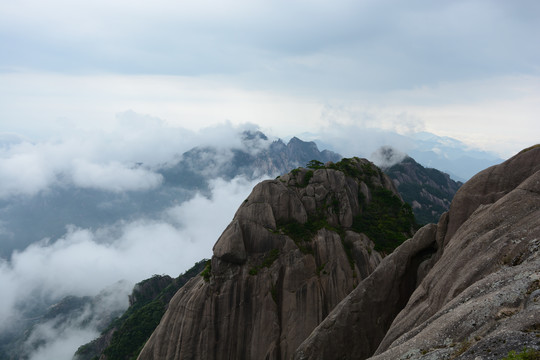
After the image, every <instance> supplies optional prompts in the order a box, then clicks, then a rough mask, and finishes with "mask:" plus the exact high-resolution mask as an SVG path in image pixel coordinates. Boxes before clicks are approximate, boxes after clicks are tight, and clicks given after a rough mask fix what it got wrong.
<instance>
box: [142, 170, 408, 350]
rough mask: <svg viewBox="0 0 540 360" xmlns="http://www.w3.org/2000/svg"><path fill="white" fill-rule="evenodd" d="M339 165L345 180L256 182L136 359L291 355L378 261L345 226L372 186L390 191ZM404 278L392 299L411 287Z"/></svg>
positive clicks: (371, 174)
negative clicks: (207, 261) (205, 264)
mask: <svg viewBox="0 0 540 360" xmlns="http://www.w3.org/2000/svg"><path fill="white" fill-rule="evenodd" d="M346 164H347V169H348V172H349V175H351V174H354V176H347V175H345V173H344V172H342V171H339V170H336V169H330V168H328V167H327V168H322V169H317V170H308V169H298V170H296V171H293V172H291V173H290V174H287V175H284V176H281V177H279V178H277V179H276V180H272V181H265V182H262V183H260V184H259V185H257V186H256V187H255V188H254V189H253V192H252V193H251V195H250V196H249V197H248V198H247V199H246V200H245V202H244V203H243V204H242V205H241V206H240V208H239V209H238V211H237V213H236V214H235V216H234V219H233V221H232V222H231V224H230V225H229V226H228V227H227V228H226V229H225V231H224V232H223V234H222V235H221V237H220V238H219V240H218V241H217V243H216V244H215V246H214V256H213V257H212V262H211V269H209V271H210V276H209V277H208V280H205V279H204V278H203V277H198V278H196V279H193V280H191V281H190V282H189V283H188V284H186V285H185V286H184V287H183V288H182V289H181V290H180V291H179V292H178V293H177V294H176V295H175V296H174V298H173V299H172V300H171V302H170V305H169V309H168V311H167V312H166V314H165V316H164V317H163V319H162V321H161V323H160V325H159V326H158V328H157V329H156V331H155V332H154V333H153V335H152V337H151V338H150V340H149V341H148V342H147V344H146V346H145V347H144V349H143V351H142V352H141V355H140V357H139V359H289V358H291V357H292V355H293V353H294V351H295V350H296V348H297V347H298V345H300V343H301V342H302V341H303V340H304V339H305V338H307V337H308V336H309V334H310V333H311V332H312V331H313V329H314V328H315V327H316V326H317V325H318V324H319V323H320V322H321V321H322V320H323V319H324V318H325V317H326V316H327V315H328V314H329V313H330V311H331V310H332V309H333V308H334V307H335V306H336V305H337V304H338V303H339V302H340V301H341V300H342V299H343V298H344V297H346V296H347V295H348V294H349V293H350V292H351V291H352V290H353V289H354V288H355V287H356V286H357V285H358V283H359V282H360V281H361V280H362V279H364V278H366V277H367V276H369V274H371V273H372V272H373V270H374V269H375V268H376V267H377V265H378V264H379V263H380V261H381V255H380V254H379V253H378V252H377V251H375V250H373V248H374V244H373V242H372V241H371V240H370V239H369V238H368V237H367V236H365V235H363V234H361V233H356V232H354V231H351V229H350V228H351V226H352V224H353V222H354V219H355V217H357V216H359V215H360V214H361V213H362V211H363V208H364V207H365V206H366V203H369V201H370V199H371V198H372V189H374V188H380V187H383V188H385V189H387V190H390V191H391V192H393V193H394V194H396V195H397V192H396V190H395V188H394V186H393V184H392V182H391V181H390V179H389V178H388V177H386V175H384V174H382V172H380V171H379V170H378V169H377V168H376V167H374V166H373V165H372V164H371V163H369V162H368V161H367V160H360V159H353V160H350V161H348V162H347V163H346ZM368 184H369V185H368ZM210 221H211V220H210ZM415 261H417V262H418V260H415ZM406 276H409V277H411V279H412V280H411V283H410V284H408V285H407V286H406V288H407V289H403V290H401V289H399V290H398V292H399V293H400V294H401V292H404V293H409V292H411V291H412V290H414V287H415V286H416V282H415V281H416V280H415V279H413V278H414V277H415V275H414V274H407V275H406ZM400 294H398V295H397V301H398V302H401V306H404V305H405V302H406V298H403V296H401V295H400ZM407 297H408V295H407Z"/></svg>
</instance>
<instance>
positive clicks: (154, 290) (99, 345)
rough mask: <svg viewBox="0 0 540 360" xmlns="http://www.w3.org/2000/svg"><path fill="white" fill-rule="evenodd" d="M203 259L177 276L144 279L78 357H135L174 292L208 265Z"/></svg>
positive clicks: (76, 357)
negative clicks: (122, 309)
mask: <svg viewBox="0 0 540 360" xmlns="http://www.w3.org/2000/svg"><path fill="white" fill-rule="evenodd" d="M205 265H206V260H202V261H200V262H198V263H196V264H195V265H193V267H192V268H191V269H189V270H187V271H186V272H185V273H183V274H182V275H180V276H178V277H177V278H174V279H173V278H171V277H170V276H160V275H155V276H153V277H152V278H150V279H146V280H144V281H141V282H140V283H138V284H137V285H135V288H134V289H133V292H132V294H131V296H130V297H129V305H130V306H129V308H128V310H127V311H126V312H124V313H123V314H122V316H120V317H118V318H117V319H115V320H114V321H113V322H111V323H110V324H109V325H108V326H107V328H106V329H104V331H103V332H102V334H101V336H100V337H99V338H97V339H95V340H94V341H92V342H90V343H88V344H86V345H83V346H81V347H80V348H79V350H77V353H76V354H75V356H74V359H75V360H90V359H98V358H99V359H101V360H107V359H116V360H121V359H126V360H127V359H132V358H136V357H137V355H138V354H139V352H140V350H141V349H142V346H143V345H144V343H145V342H146V340H148V338H149V337H150V335H151V334H152V332H153V331H154V329H155V328H156V326H157V324H158V323H159V320H160V319H161V317H162V316H163V314H164V312H165V309H166V308H167V306H168V304H169V301H170V300H171V298H172V297H173V295H174V294H175V293H176V292H177V291H178V289H180V288H181V287H182V286H184V285H185V284H186V283H187V282H188V281H189V280H190V279H191V278H193V277H195V276H197V275H198V274H199V273H200V272H201V271H202V270H203V269H204V267H205Z"/></svg>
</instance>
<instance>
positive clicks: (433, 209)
mask: <svg viewBox="0 0 540 360" xmlns="http://www.w3.org/2000/svg"><path fill="white" fill-rule="evenodd" d="M383 170H384V172H385V173H386V174H387V175H388V176H389V177H390V178H391V179H392V181H394V185H396V187H397V189H398V191H399V193H400V194H401V196H402V197H403V200H405V201H406V202H407V203H409V204H411V206H412V208H413V212H414V216H415V217H416V220H417V221H418V222H419V223H421V224H428V223H437V222H438V221H439V218H440V217H441V215H442V214H443V213H444V212H446V211H448V210H449V208H450V203H451V201H452V199H453V197H454V195H455V193H456V191H457V190H458V189H459V187H460V186H461V185H463V184H462V183H461V182H456V181H454V180H452V179H451V178H450V176H449V175H448V174H445V173H443V172H441V171H439V170H437V169H432V168H425V167H423V166H422V165H420V164H419V163H417V162H416V161H415V160H414V159H413V158H411V157H409V156H407V157H405V159H403V160H402V161H401V162H399V163H398V164H395V165H392V166H390V167H388V168H383Z"/></svg>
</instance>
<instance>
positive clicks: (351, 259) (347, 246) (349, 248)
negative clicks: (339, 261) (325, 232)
mask: <svg viewBox="0 0 540 360" xmlns="http://www.w3.org/2000/svg"><path fill="white" fill-rule="evenodd" d="M341 244H342V245H343V249H344V250H345V254H346V255H347V259H348V260H349V265H350V266H351V269H352V270H354V257H353V253H352V244H351V243H349V242H347V241H345V240H343V237H342V238H341Z"/></svg>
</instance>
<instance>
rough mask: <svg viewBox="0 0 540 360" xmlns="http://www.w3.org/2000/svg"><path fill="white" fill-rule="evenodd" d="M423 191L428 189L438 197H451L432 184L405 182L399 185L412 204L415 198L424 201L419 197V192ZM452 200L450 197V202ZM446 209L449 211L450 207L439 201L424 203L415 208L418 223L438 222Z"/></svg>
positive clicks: (408, 201)
mask: <svg viewBox="0 0 540 360" xmlns="http://www.w3.org/2000/svg"><path fill="white" fill-rule="evenodd" d="M423 191H427V192H428V193H430V194H432V195H434V196H436V197H438V198H439V199H445V198H448V197H450V196H449V195H445V194H443V193H442V192H441V191H440V190H438V189H436V188H434V187H433V186H430V185H420V184H414V183H403V184H400V185H399V193H400V194H401V196H402V197H403V200H404V201H405V202H407V203H408V204H411V203H412V202H413V201H414V200H416V201H422V200H421V199H420V198H419V196H418V194H420V193H422V192H423ZM450 200H451V199H449V201H448V202H449V203H450ZM445 211H448V209H447V208H445V207H444V206H441V205H439V204H437V203H433V204H429V205H428V204H424V205H423V206H422V207H421V208H419V209H415V210H414V215H415V217H416V220H417V221H418V223H420V224H429V223H436V222H437V221H438V220H439V217H440V216H441V214H443V213H444V212H445ZM433 213H435V216H434V215H433Z"/></svg>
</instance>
